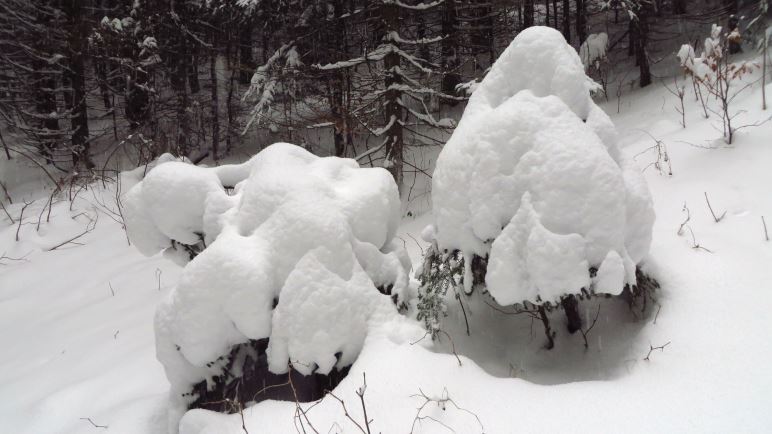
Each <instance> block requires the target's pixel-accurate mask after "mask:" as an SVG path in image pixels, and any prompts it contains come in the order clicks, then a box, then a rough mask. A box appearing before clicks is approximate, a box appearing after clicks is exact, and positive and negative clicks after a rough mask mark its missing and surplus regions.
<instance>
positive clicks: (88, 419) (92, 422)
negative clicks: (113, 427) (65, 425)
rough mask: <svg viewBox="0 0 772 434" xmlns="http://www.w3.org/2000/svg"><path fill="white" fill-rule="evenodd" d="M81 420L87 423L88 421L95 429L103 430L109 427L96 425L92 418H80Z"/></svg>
mask: <svg viewBox="0 0 772 434" xmlns="http://www.w3.org/2000/svg"><path fill="white" fill-rule="evenodd" d="M80 420H87V421H88V423H90V424H91V425H92V426H93V427H94V428H102V429H107V425H99V424H97V423H94V421H93V420H91V418H90V417H82V418H80Z"/></svg>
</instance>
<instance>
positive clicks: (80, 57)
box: [65, 0, 94, 169]
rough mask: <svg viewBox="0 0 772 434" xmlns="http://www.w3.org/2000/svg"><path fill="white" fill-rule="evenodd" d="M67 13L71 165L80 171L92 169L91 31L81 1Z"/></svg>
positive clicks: (69, 1)
mask: <svg viewBox="0 0 772 434" xmlns="http://www.w3.org/2000/svg"><path fill="white" fill-rule="evenodd" d="M66 13H67V15H68V21H69V24H70V38H69V39H70V40H69V51H70V58H69V62H68V68H67V70H66V71H65V76H66V77H67V79H68V81H69V83H70V86H72V93H71V96H72V100H71V101H70V107H72V130H73V132H72V137H71V141H72V164H73V167H74V168H77V167H78V166H80V165H81V164H84V165H85V167H86V168H87V169H92V168H93V167H94V163H93V162H92V161H91V156H90V149H89V148H90V146H89V141H88V140H89V130H88V108H87V106H86V96H87V95H86V66H85V62H84V56H85V50H86V44H85V42H86V38H87V37H88V29H86V22H85V20H84V16H83V15H84V12H83V9H82V2H81V1H79V0H67V2H66Z"/></svg>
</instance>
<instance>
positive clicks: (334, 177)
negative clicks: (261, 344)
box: [124, 143, 420, 431]
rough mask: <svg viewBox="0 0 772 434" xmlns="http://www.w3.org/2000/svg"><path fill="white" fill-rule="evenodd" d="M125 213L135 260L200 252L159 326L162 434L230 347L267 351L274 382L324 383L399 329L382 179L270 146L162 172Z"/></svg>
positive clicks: (392, 187)
mask: <svg viewBox="0 0 772 434" xmlns="http://www.w3.org/2000/svg"><path fill="white" fill-rule="evenodd" d="M229 185H230V186H233V195H229V193H228V191H229V189H226V188H225V186H229ZM124 202H125V208H126V213H125V214H126V224H127V230H128V233H129V235H130V237H131V240H132V241H133V242H134V244H135V245H136V246H137V248H138V249H139V250H140V251H142V252H143V253H144V254H146V255H152V254H154V253H157V252H159V251H161V250H164V251H165V252H166V253H167V254H174V255H177V253H176V252H180V251H182V252H183V253H184V252H187V251H185V250H183V249H181V248H180V245H184V246H190V245H202V246H203V247H204V248H203V249H202V250H201V251H200V253H199V254H197V255H192V256H194V257H193V258H192V260H191V261H190V262H189V263H188V264H187V265H186V267H185V270H184V272H183V274H182V277H181V278H180V281H179V284H178V285H177V287H176V289H175V290H174V291H173V292H172V293H171V296H170V298H169V299H168V300H167V301H166V302H165V303H163V304H162V305H161V306H160V307H159V308H158V310H157V313H156V320H155V334H156V350H157V356H158V359H159V360H160V361H161V363H162V364H163V365H164V368H165V370H166V375H167V377H168V379H169V381H170V382H171V386H172V387H171V399H172V410H171V415H170V428H171V430H172V431H176V423H177V421H178V420H179V417H181V416H182V412H184V410H185V409H186V407H187V405H188V404H189V403H190V402H191V401H192V400H193V399H194V397H191V396H189V395H188V396H187V397H183V394H184V393H189V392H190V390H191V387H192V386H193V385H194V384H198V383H200V382H201V381H203V380H207V381H209V379H211V378H212V377H215V376H218V375H220V374H221V372H222V371H223V369H224V367H225V366H226V364H227V363H228V362H229V360H227V358H228V353H229V351H230V349H231V348H232V347H234V346H235V345H238V344H242V343H245V342H248V341H254V340H261V339H268V346H267V350H266V352H265V353H266V355H267V364H268V368H269V369H270V371H271V372H272V373H274V374H283V373H286V372H287V371H288V369H289V368H290V365H291V367H292V369H294V370H295V371H298V372H300V373H302V374H304V375H310V374H312V373H315V374H328V373H330V372H331V371H332V370H333V369H334V368H342V367H346V366H349V365H351V363H353V361H354V360H355V359H356V357H357V355H358V354H359V352H360V351H361V349H362V346H363V343H364V340H365V337H366V335H367V334H368V330H370V329H371V328H373V327H376V326H377V325H378V324H384V323H389V322H392V323H393V322H394V321H397V322H400V321H407V320H405V319H404V318H403V317H402V316H401V315H399V313H398V311H397V307H395V305H397V306H404V305H405V303H406V300H407V297H408V294H407V291H408V281H409V279H408V274H407V273H408V272H409V269H410V262H409V258H408V257H407V255H406V254H405V252H404V250H403V249H402V248H401V247H398V246H397V245H396V244H395V243H394V236H395V232H396V229H397V225H398V223H399V209H400V204H399V195H398V192H397V186H396V184H395V183H394V181H393V180H392V178H391V175H389V173H388V172H386V171H385V170H384V169H380V168H360V167H359V166H358V165H357V163H356V162H355V161H353V160H350V159H341V158H335V157H329V158H319V157H316V156H314V155H312V154H310V153H308V152H307V151H305V150H303V149H302V148H299V147H297V146H294V145H289V144H286V143H278V144H274V145H272V146H270V147H268V148H266V149H265V150H263V151H262V152H260V153H259V154H257V155H256V156H255V157H253V158H252V159H251V160H250V161H248V162H247V163H244V164H242V165H238V166H221V167H217V168H199V167H196V166H194V165H191V164H187V163H183V162H173V161H172V162H166V163H163V164H159V165H157V166H156V167H155V168H154V169H152V170H151V171H150V172H149V173H148V174H147V176H146V177H145V178H144V179H143V180H142V181H141V182H139V183H137V184H136V185H135V186H134V187H133V188H132V189H131V190H130V191H129V192H128V193H127V195H126V197H125V199H124ZM183 256H184V255H183ZM183 259H185V258H183ZM376 288H378V289H376ZM379 290H380V292H379ZM390 327H394V326H393V324H392V325H391V326H390ZM419 336H420V334H419ZM237 375H238V373H237Z"/></svg>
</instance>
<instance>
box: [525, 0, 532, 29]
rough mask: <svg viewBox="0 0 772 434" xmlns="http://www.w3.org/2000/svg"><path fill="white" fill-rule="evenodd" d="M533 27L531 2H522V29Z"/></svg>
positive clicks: (526, 0)
mask: <svg viewBox="0 0 772 434" xmlns="http://www.w3.org/2000/svg"><path fill="white" fill-rule="evenodd" d="M528 27H533V0H524V2H523V28H524V29H527V28H528Z"/></svg>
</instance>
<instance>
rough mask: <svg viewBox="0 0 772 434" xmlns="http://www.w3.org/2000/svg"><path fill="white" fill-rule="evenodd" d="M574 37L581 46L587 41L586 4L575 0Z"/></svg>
mask: <svg viewBox="0 0 772 434" xmlns="http://www.w3.org/2000/svg"><path fill="white" fill-rule="evenodd" d="M576 37H577V39H578V41H577V42H578V44H579V45H581V44H582V43H583V42H584V40H585V39H587V2H586V0H576Z"/></svg>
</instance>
